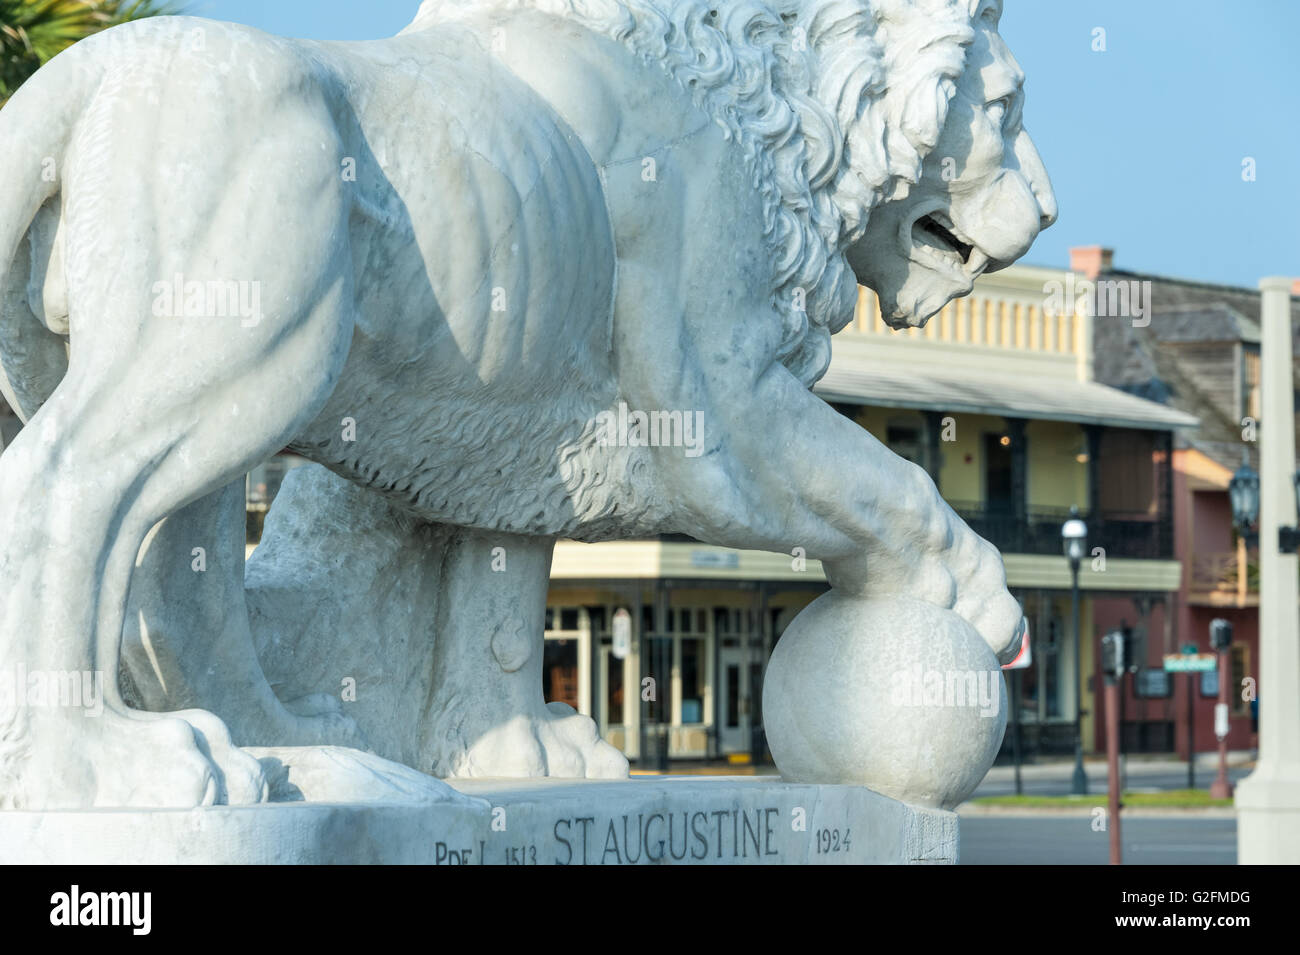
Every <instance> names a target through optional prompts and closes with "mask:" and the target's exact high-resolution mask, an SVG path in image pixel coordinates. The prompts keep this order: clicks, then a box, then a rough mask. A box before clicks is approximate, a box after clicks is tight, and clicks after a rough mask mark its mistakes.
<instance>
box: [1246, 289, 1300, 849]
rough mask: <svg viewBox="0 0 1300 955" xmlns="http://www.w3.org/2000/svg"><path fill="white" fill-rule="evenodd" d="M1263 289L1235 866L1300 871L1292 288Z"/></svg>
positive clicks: (1299, 565) (1299, 599) (1299, 584)
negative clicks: (1255, 556) (1254, 576)
mask: <svg viewBox="0 0 1300 955" xmlns="http://www.w3.org/2000/svg"><path fill="white" fill-rule="evenodd" d="M1259 289H1260V293H1261V302H1260V325H1261V326H1262V328H1261V342H1260V374H1261V376H1262V382H1261V385H1262V389H1261V390H1262V392H1263V394H1262V400H1261V403H1262V415H1261V420H1260V442H1259V471H1260V474H1259V495H1260V507H1259V687H1258V692H1259V762H1258V763H1257V764H1256V766H1255V771H1254V772H1253V773H1251V774H1250V776H1249V777H1248V778H1246V779H1244V780H1242V783H1241V785H1240V786H1238V787H1237V861H1238V862H1240V863H1243V864H1261V863H1300V558H1297V557H1296V555H1295V553H1288V554H1283V553H1281V552H1280V551H1279V549H1278V528H1279V527H1282V526H1290V527H1294V526H1296V523H1297V521H1296V499H1295V486H1294V484H1293V483H1292V475H1293V474H1294V473H1295V470H1296V460H1295V414H1294V408H1295V405H1294V400H1295V399H1294V397H1293V385H1292V364H1291V335H1292V330H1291V280H1290V279H1284V278H1267V279H1262V280H1261V281H1260V283H1259ZM1234 690H1235V691H1236V692H1241V688H1240V687H1235V688H1234Z"/></svg>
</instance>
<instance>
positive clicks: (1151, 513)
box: [544, 266, 1196, 764]
mask: <svg viewBox="0 0 1300 955" xmlns="http://www.w3.org/2000/svg"><path fill="white" fill-rule="evenodd" d="M1073 287H1074V282H1073V276H1072V275H1071V273H1069V272H1067V271H1064V270H1057V269H1044V268H1035V267H1030V266H1013V267H1011V268H1008V269H1005V270H1003V271H1001V272H998V273H997V274H995V275H991V276H984V277H982V278H981V279H980V280H979V282H978V283H977V285H976V288H975V291H974V293H973V294H972V295H971V296H969V297H968V298H965V299H962V300H959V301H957V302H954V303H951V304H949V305H948V306H947V307H946V308H945V309H944V310H943V312H942V313H941V314H940V315H938V316H936V317H935V318H934V319H932V320H931V321H930V323H929V324H928V325H927V326H926V327H925V328H924V329H910V330H907V331H905V332H895V331H892V330H891V329H889V328H888V327H887V326H885V325H884V323H883V322H882V321H881V319H880V315H879V310H878V308H877V305H876V302H875V299H874V296H873V295H872V294H871V293H870V292H869V291H867V290H865V289H864V290H862V292H861V297H860V301H859V307H858V312H857V315H856V317H855V320H854V322H853V324H852V325H851V327H849V328H847V329H845V330H844V331H843V332H842V333H841V334H839V335H838V336H836V340H835V357H834V360H833V361H832V364H831V367H830V370H829V371H828V373H827V375H826V376H825V378H824V379H823V380H822V381H821V382H820V383H819V385H818V386H817V389H816V391H817V393H818V394H820V395H821V396H822V397H823V398H825V400H826V401H828V402H830V403H831V404H832V405H834V406H835V407H837V408H838V409H839V410H840V411H841V412H842V413H843V414H845V415H847V416H849V417H852V418H853V419H854V420H855V421H857V422H858V423H859V424H860V425H862V427H864V428H865V429H867V430H868V431H870V432H871V433H872V434H873V435H874V436H875V437H876V438H878V439H879V440H880V441H882V442H884V443H885V444H887V445H888V446H889V447H891V448H892V449H893V450H894V451H895V452H896V453H898V454H901V455H902V456H904V457H907V458H909V459H910V460H912V461H915V462H916V463H917V464H920V465H921V466H923V467H924V468H926V470H927V471H928V472H929V473H930V475H931V477H933V478H934V480H935V483H936V484H937V485H938V487H939V490H940V492H941V493H942V494H943V496H944V497H945V498H946V499H947V500H948V501H949V503H950V504H951V505H952V506H953V508H954V509H955V510H957V511H958V512H959V513H960V514H961V515H962V516H963V517H964V518H965V519H966V520H967V522H968V523H969V524H970V525H971V526H972V527H973V528H974V529H975V530H976V531H978V532H979V533H980V534H981V535H983V536H984V537H986V538H987V539H989V540H990V541H992V542H993V543H994V544H996V545H997V546H998V547H999V548H1000V549H1001V550H1002V552H1003V555H1004V560H1005V563H1006V568H1007V576H1008V583H1009V586H1010V587H1011V589H1012V591H1013V593H1015V594H1016V595H1017V596H1018V597H1019V598H1020V599H1021V601H1022V603H1023V605H1024V607H1025V612H1026V616H1027V617H1028V619H1029V622H1030V631H1031V634H1032V635H1033V641H1034V663H1033V665H1032V666H1031V668H1030V669H1029V670H1026V671H1024V673H1023V676H1022V680H1023V687H1022V689H1023V698H1022V706H1021V710H1020V714H1021V719H1022V723H1023V724H1024V727H1025V736H1026V745H1027V746H1028V747H1029V748H1030V749H1031V750H1032V749H1037V750H1039V751H1043V752H1053V751H1056V752H1066V751H1071V750H1072V747H1073V739H1074V720H1075V715H1076V711H1077V708H1078V707H1079V705H1080V704H1079V701H1080V699H1083V698H1085V697H1086V689H1083V691H1082V692H1081V688H1086V685H1087V682H1086V681H1087V680H1088V679H1089V677H1090V666H1091V663H1090V661H1091V660H1092V659H1093V654H1092V653H1091V652H1090V651H1089V650H1085V652H1084V653H1083V658H1084V665H1083V670H1084V672H1083V673H1077V672H1076V671H1075V668H1074V654H1073V646H1074V645H1073V642H1072V641H1073V636H1072V633H1071V630H1072V624H1071V620H1070V613H1069V611H1070V572H1069V567H1068V564H1067V562H1066V560H1065V559H1064V557H1063V556H1062V551H1061V540H1060V527H1061V524H1062V522H1063V521H1064V520H1065V518H1066V516H1067V515H1068V513H1069V509H1070V507H1071V506H1077V507H1078V508H1079V510H1080V512H1082V514H1083V516H1084V518H1085V519H1086V520H1087V522H1088V525H1089V542H1088V548H1089V558H1088V560H1087V561H1085V563H1084V566H1083V570H1082V574H1081V581H1080V585H1081V588H1082V590H1083V592H1084V594H1085V597H1086V598H1091V597H1103V596H1105V597H1108V598H1115V599H1121V600H1125V599H1126V600H1130V601H1131V603H1132V608H1133V612H1132V619H1131V620H1129V621H1128V622H1130V623H1131V624H1133V625H1135V626H1137V627H1138V628H1142V627H1143V626H1144V625H1145V623H1146V621H1147V619H1148V615H1149V611H1150V608H1151V606H1152V604H1153V603H1154V602H1159V601H1160V600H1163V599H1164V598H1165V597H1167V595H1168V594H1170V593H1171V592H1174V591H1177V590H1178V589H1179V586H1180V581H1181V570H1180V564H1179V563H1178V562H1177V561H1176V560H1174V559H1173V543H1172V523H1171V512H1172V509H1171V494H1172V489H1171V479H1172V469H1171V451H1172V441H1171V438H1172V431H1173V429H1175V428H1181V427H1193V426H1195V424H1196V419H1195V418H1193V417H1191V416H1190V415H1187V414H1184V413H1182V412H1179V411H1176V410H1173V409H1170V408H1168V407H1165V406H1163V405H1159V404H1155V403H1153V402H1149V401H1144V400H1142V399H1139V398H1135V397H1132V396H1130V395H1127V394H1125V393H1123V392H1121V391H1118V390H1116V389H1113V388H1109V387H1107V386H1104V385H1101V384H1099V383H1097V382H1096V381H1095V380H1094V376H1093V356H1092V352H1091V343H1092V341H1093V336H1092V333H1091V321H1092V319H1091V318H1090V317H1089V315H1088V314H1087V313H1086V311H1085V310H1084V309H1082V308H1078V307H1070V306H1068V305H1067V306H1065V307H1059V306H1058V307H1057V308H1056V309H1055V310H1053V309H1052V305H1053V304H1055V303H1060V302H1067V303H1068V302H1069V301H1071V299H1072V295H1071V293H1070V290H1071V289H1073ZM847 477H848V476H846V478H847ZM826 587H827V585H826V582H825V578H824V576H823V575H822V572H821V568H820V566H819V565H818V564H817V562H816V561H812V560H808V561H802V560H800V559H799V558H798V556H792V555H781V554H769V553H760V552H750V551H735V550H730V549H728V548H723V547H713V546H709V545H705V544H701V543H699V542H696V541H692V540H690V539H685V538H668V537H665V538H662V539H658V540H646V541H630V542H617V543H604V544H582V543H578V542H573V541H562V542H560V543H559V544H558V545H557V547H556V551H555V559H554V565H553V568H552V579H551V590H550V596H549V600H548V604H549V613H548V630H547V634H546V636H547V644H546V667H545V677H544V679H545V687H544V690H545V693H546V695H547V699H549V700H563V701H566V702H569V703H570V704H572V705H573V706H575V707H576V708H577V709H579V710H580V711H582V712H584V713H588V714H590V715H592V716H593V717H594V718H595V720H596V722H597V724H598V726H599V727H600V731H601V732H602V733H603V734H604V736H605V738H606V739H608V740H609V741H610V742H611V743H613V744H614V745H616V746H619V747H620V748H622V749H623V750H624V752H626V753H627V754H628V756H629V757H631V758H633V759H638V760H640V761H641V762H642V763H643V764H644V763H653V762H656V761H659V760H661V759H663V758H665V757H664V753H663V750H664V748H665V746H666V748H667V756H670V757H672V758H681V759H692V758H696V759H700V758H722V757H730V758H733V759H734V758H746V757H752V756H757V757H761V756H762V755H763V740H762V732H761V722H762V714H761V707H760V703H761V698H762V692H761V688H762V675H763V669H764V666H765V664H766V661H767V659H768V657H769V655H770V653H771V648H772V647H773V646H774V644H775V642H776V640H778V639H779V638H780V634H781V632H782V631H783V630H784V628H785V626H786V625H787V624H788V623H789V621H790V620H791V619H793V617H794V615H795V614H797V613H798V611H799V610H800V609H802V608H803V607H804V606H806V605H807V604H808V603H809V602H811V601H812V600H813V599H814V598H815V597H816V596H817V595H818V594H820V593H822V592H823V591H825V590H826ZM1091 603H1092V600H1091V599H1085V601H1084V611H1083V632H1084V634H1085V639H1086V638H1087V635H1088V634H1090V633H1091V629H1092V627H1091ZM620 610H622V611H626V614H627V616H626V617H625V618H624V619H627V620H629V622H630V625H631V626H630V640H629V641H628V644H627V646H626V648H624V647H623V646H616V641H615V632H614V631H615V629H616V627H615V625H614V617H615V614H616V613H618V612H619V611H620ZM620 643H621V641H620ZM624 649H625V650H626V652H624ZM1083 721H1084V739H1085V740H1088V739H1091V738H1092V733H1091V727H1090V725H1089V714H1086V713H1085V715H1084V718H1083Z"/></svg>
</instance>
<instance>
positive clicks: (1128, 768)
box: [977, 750, 1258, 795]
mask: <svg viewBox="0 0 1300 955" xmlns="http://www.w3.org/2000/svg"><path fill="white" fill-rule="evenodd" d="M1257 757H1258V753H1257V752H1256V751H1255V750H1230V751H1229V752H1228V769H1230V770H1232V769H1238V770H1241V769H1252V768H1254V765H1255V760H1256V758H1257ZM1083 768H1084V771H1085V772H1086V773H1087V774H1088V778H1089V779H1101V780H1104V779H1106V776H1107V764H1106V757H1105V756H1099V755H1091V756H1089V755H1085V756H1084V757H1083ZM1218 769H1219V754H1218V753H1197V754H1196V776H1197V779H1198V780H1199V779H1201V778H1202V777H1204V775H1205V774H1206V773H1209V774H1210V775H1209V777H1208V779H1206V782H1205V784H1206V785H1207V786H1208V785H1209V780H1210V779H1213V778H1214V773H1216V772H1218ZM1120 770H1121V772H1122V773H1123V774H1124V775H1125V776H1126V777H1129V778H1130V779H1131V778H1132V777H1134V776H1144V775H1168V774H1172V773H1178V772H1183V773H1185V772H1186V771H1187V760H1185V759H1178V758H1177V757H1175V756H1172V755H1169V754H1165V753H1155V754H1151V753H1135V754H1133V755H1131V756H1125V757H1124V758H1123V759H1122V760H1121V761H1120ZM1015 772H1016V771H1015V767H1014V766H1013V765H1012V764H1011V763H1000V764H998V765H997V766H994V767H993V768H992V769H990V770H989V772H988V775H987V776H985V777H984V782H983V783H981V784H980V788H983V787H984V786H986V785H988V784H989V783H997V782H1005V783H1010V782H1013V781H1014V780H1015ZM1073 775H1074V757H1073V756H1060V757H1052V758H1051V759H1048V760H1038V761H1036V762H1033V763H1023V764H1021V766H1020V778H1021V779H1022V780H1026V781H1028V780H1030V779H1033V780H1058V779H1059V780H1065V781H1067V782H1068V781H1069V779H1070V777H1071V776H1073ZM977 795H978V794H977Z"/></svg>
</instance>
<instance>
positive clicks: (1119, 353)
mask: <svg viewBox="0 0 1300 955" xmlns="http://www.w3.org/2000/svg"><path fill="white" fill-rule="evenodd" d="M1098 280H1099V281H1102V280H1119V281H1137V282H1150V283H1151V287H1150V288H1151V291H1150V297H1149V299H1148V301H1149V302H1150V306H1151V313H1150V317H1151V321H1150V324H1149V325H1147V326H1146V327H1144V328H1137V327H1134V325H1133V322H1132V320H1131V319H1128V318H1104V317H1098V318H1095V319H1093V355H1094V360H1095V375H1096V379H1097V381H1100V382H1104V383H1105V384H1108V385H1111V386H1112V387H1114V388H1118V389H1120V390H1121V391H1125V392H1128V393H1129V394H1132V395H1136V396H1138V397H1141V398H1146V399H1148V400H1150V401H1156V402H1160V403H1161V404H1166V405H1169V406H1171V407H1174V408H1177V409H1179V410H1180V411H1185V412H1187V413H1188V414H1192V415H1195V416H1196V417H1197V418H1199V419H1200V422H1201V424H1200V427H1199V428H1197V429H1195V430H1183V431H1180V432H1178V433H1177V434H1176V436H1175V441H1176V446H1177V447H1180V448H1189V447H1190V448H1195V449H1196V450H1198V451H1200V452H1201V453H1203V454H1205V455H1206V456H1208V457H1209V458H1211V459H1212V460H1214V461H1215V462H1217V463H1218V464H1220V465H1222V466H1223V467H1226V468H1229V469H1232V470H1235V469H1236V468H1237V467H1238V466H1240V464H1241V460H1242V451H1243V450H1244V451H1246V452H1247V454H1248V456H1249V459H1250V461H1251V464H1252V466H1253V467H1255V468H1258V467H1259V454H1258V445H1257V444H1256V443H1254V442H1248V441H1243V440H1242V426H1241V422H1240V420H1239V419H1238V416H1237V407H1236V405H1235V401H1234V399H1233V395H1232V392H1231V388H1226V387H1225V386H1226V385H1231V384H1232V383H1234V382H1236V381H1237V380H1238V379H1237V378H1236V375H1237V369H1236V368H1235V367H1234V364H1235V362H1236V361H1237V354H1238V349H1237V346H1238V345H1240V346H1243V348H1244V349H1245V350H1247V351H1257V350H1258V347H1259V341H1260V326H1259V321H1260V294H1259V292H1258V291H1257V290H1255V289H1249V288H1240V287H1236V286H1228V285H1213V284H1209V283H1204V282H1192V281H1186V280H1182V279H1171V278H1167V277H1164V276H1159V275H1148V274H1144V273H1141V272H1129V271H1124V270H1119V269H1110V270H1106V271H1103V272H1102V273H1101V274H1100V275H1098ZM1291 327H1292V340H1293V343H1294V345H1295V355H1296V358H1295V359H1294V362H1295V364H1294V369H1295V370H1294V372H1293V387H1300V301H1297V300H1296V299H1293V300H1292V304H1291ZM1234 387H1235V386H1234ZM1293 425H1294V418H1293ZM1297 434H1298V437H1300V430H1298V431H1297ZM1297 444H1298V446H1300V440H1298V442H1297Z"/></svg>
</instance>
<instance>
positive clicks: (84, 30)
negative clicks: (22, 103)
mask: <svg viewBox="0 0 1300 955" xmlns="http://www.w3.org/2000/svg"><path fill="white" fill-rule="evenodd" d="M182 9H183V6H182V5H181V4H179V3H175V2H172V0H0V103H3V101H5V100H7V99H8V98H9V97H10V96H12V95H13V92H14V90H16V89H17V88H18V87H19V86H20V85H21V84H22V83H23V81H24V80H26V79H27V77H29V76H31V75H32V74H33V73H35V72H36V71H37V70H38V69H40V68H41V66H43V65H44V64H45V63H46V62H48V61H49V60H50V59H51V58H53V57H54V56H56V55H58V54H59V53H61V52H62V51H64V50H66V49H67V48H68V47H70V46H72V44H74V43H76V42H77V41H78V40H84V39H85V38H86V37H88V36H91V35H92V34H95V33H98V32H100V31H101V30H106V29H108V28H109V27H111V26H116V25H117V24H119V23H127V22H129V21H131V20H141V19H144V18H145V17H157V16H168V15H171V14H176V13H180V12H181V11H182Z"/></svg>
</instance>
